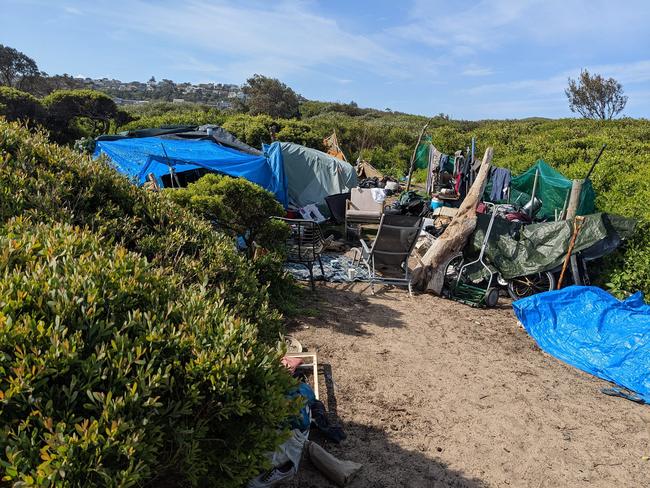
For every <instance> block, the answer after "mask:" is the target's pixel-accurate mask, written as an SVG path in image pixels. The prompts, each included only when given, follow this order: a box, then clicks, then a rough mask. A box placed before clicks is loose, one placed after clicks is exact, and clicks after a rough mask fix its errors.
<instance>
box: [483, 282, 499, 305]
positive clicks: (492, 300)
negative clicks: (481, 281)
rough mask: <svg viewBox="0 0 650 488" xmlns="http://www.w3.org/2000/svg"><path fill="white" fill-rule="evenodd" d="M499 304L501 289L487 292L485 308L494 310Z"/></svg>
mask: <svg viewBox="0 0 650 488" xmlns="http://www.w3.org/2000/svg"><path fill="white" fill-rule="evenodd" d="M497 303H499V289H498V288H494V287H492V288H488V289H487V290H485V306H486V307H489V308H492V307H496V306H497Z"/></svg>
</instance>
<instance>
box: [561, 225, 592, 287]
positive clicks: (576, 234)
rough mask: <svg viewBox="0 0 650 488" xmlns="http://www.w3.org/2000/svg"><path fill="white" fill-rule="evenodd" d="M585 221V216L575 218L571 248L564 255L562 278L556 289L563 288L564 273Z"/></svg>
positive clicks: (570, 242)
mask: <svg viewBox="0 0 650 488" xmlns="http://www.w3.org/2000/svg"><path fill="white" fill-rule="evenodd" d="M584 221H585V218H584V217H576V218H575V219H574V220H573V234H572V235H571V241H569V249H568V250H567V253H566V256H565V257H564V263H562V272H561V273H560V279H559V280H558V281H557V287H556V288H555V289H556V290H559V289H560V288H562V282H563V281H564V273H566V268H567V266H568V265H569V261H570V260H571V254H573V248H574V247H575V245H576V239H577V238H578V234H579V233H580V229H582V224H583V223H584Z"/></svg>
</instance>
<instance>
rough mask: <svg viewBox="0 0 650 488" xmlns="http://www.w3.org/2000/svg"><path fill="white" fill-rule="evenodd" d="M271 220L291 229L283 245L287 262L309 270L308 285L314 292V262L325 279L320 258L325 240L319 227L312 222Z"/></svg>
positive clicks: (281, 218) (282, 218) (285, 219)
mask: <svg viewBox="0 0 650 488" xmlns="http://www.w3.org/2000/svg"><path fill="white" fill-rule="evenodd" d="M273 218H274V219H276V220H281V221H282V222H285V223H286V224H287V225H289V227H290V228H291V234H290V235H289V238H288V239H287V240H286V243H285V246H286V252H287V261H288V262H290V263H298V264H302V265H304V266H305V267H306V268H307V269H308V270H309V283H310V284H311V289H312V291H313V290H315V289H316V288H315V286H314V263H315V262H316V261H318V264H319V266H320V272H321V274H322V276H323V278H325V270H324V269H323V262H322V261H321V258H320V256H321V253H322V252H323V249H325V240H324V239H323V233H322V232H321V230H320V226H319V225H318V224H317V223H316V222H314V221H313V220H304V219H287V218H284V217H273Z"/></svg>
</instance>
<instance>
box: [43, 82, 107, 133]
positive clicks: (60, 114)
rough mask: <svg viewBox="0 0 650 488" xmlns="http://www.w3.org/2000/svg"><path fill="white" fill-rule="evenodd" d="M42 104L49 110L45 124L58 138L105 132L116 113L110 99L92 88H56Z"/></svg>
mask: <svg viewBox="0 0 650 488" xmlns="http://www.w3.org/2000/svg"><path fill="white" fill-rule="evenodd" d="M43 105H45V107H46V108H47V111H48V125H49V126H50V127H51V129H52V132H53V135H54V137H55V139H56V140H58V141H59V142H72V141H74V140H75V139H78V138H79V137H81V136H83V135H92V136H96V135H99V134H102V133H106V132H108V129H109V127H110V122H111V120H114V119H115V118H116V117H118V108H117V105H115V102H114V101H113V99H112V98H111V97H109V96H108V95H106V94H104V93H101V92H97V91H93V90H57V91H55V92H52V93H50V94H49V95H48V96H47V97H45V98H44V99H43ZM80 126H81V127H80ZM84 129H85V130H84Z"/></svg>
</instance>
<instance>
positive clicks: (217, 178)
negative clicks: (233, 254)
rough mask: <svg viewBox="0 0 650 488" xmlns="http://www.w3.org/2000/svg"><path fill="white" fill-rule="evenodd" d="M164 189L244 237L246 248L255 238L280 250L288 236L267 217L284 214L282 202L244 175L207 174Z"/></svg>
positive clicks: (202, 214) (265, 245) (283, 228)
mask: <svg viewBox="0 0 650 488" xmlns="http://www.w3.org/2000/svg"><path fill="white" fill-rule="evenodd" d="M167 192H168V194H169V196H170V197H171V198H172V200H174V201H175V202H177V203H178V204H180V205H182V206H184V207H187V208H189V209H191V210H192V211H193V212H195V213H196V214H198V215H199V216H201V217H204V218H205V219H207V220H209V221H210V222H212V223H213V224H214V225H215V227H217V228H219V229H222V230H223V231H225V232H227V233H229V234H231V235H232V236H233V237H241V238H242V239H244V241H245V243H246V246H247V248H248V249H249V250H250V249H252V244H253V242H254V241H255V242H257V244H259V245H261V246H263V247H265V248H267V249H272V250H279V249H281V245H282V243H283V242H284V241H285V240H286V238H287V237H288V232H289V229H288V227H287V226H286V225H285V224H283V223H281V222H277V221H273V220H271V219H270V217H272V216H283V215H284V213H285V212H284V208H283V207H282V205H281V204H280V203H279V202H278V201H277V200H276V199H275V196H274V195H273V194H272V193H271V192H269V191H267V190H265V189H264V188H262V187H261V186H259V185H256V184H254V183H251V182H250V181H248V180H245V179H243V178H232V177H230V176H226V175H216V174H207V175H205V176H203V177H202V178H200V179H199V180H198V181H196V182H194V183H190V184H189V185H188V186H187V188H178V189H170V190H167Z"/></svg>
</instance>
